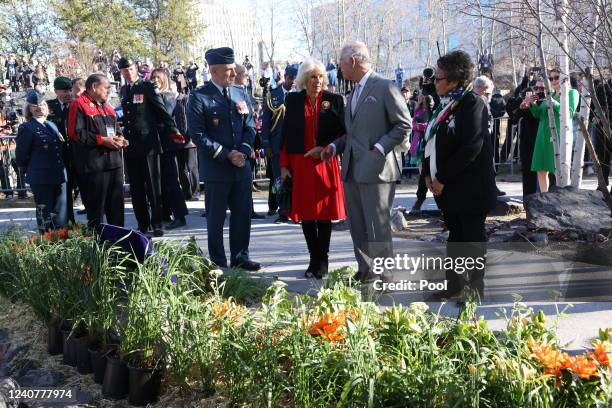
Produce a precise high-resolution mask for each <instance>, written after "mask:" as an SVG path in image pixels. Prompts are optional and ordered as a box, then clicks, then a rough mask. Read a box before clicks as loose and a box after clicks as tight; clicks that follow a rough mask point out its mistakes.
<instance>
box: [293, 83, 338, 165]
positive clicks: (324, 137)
mask: <svg viewBox="0 0 612 408" xmlns="http://www.w3.org/2000/svg"><path fill="white" fill-rule="evenodd" d="M305 103H306V91H301V92H293V93H288V94H287V97H286V98H285V120H284V121H283V131H282V132H283V133H282V134H283V147H284V148H286V149H287V152H288V153H302V154H303V153H306V152H305V151H304V124H305V122H304V104H305ZM345 132H346V130H345V127H344V98H342V96H341V95H338V94H335V93H331V92H327V91H323V100H322V102H321V110H320V111H319V128H318V130H317V144H316V145H317V146H327V145H328V144H330V143H332V142H333V141H334V140H336V138H337V137H338V136H341V135H343V134H344V133H345Z"/></svg>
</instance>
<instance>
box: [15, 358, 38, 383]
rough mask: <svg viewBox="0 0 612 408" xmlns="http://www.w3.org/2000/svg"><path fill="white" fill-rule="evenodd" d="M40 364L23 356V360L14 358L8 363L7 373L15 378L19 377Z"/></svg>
mask: <svg viewBox="0 0 612 408" xmlns="http://www.w3.org/2000/svg"><path fill="white" fill-rule="evenodd" d="M38 367H40V365H39V364H38V362H36V361H34V360H30V359H29V358H25V359H23V360H14V361H13V362H12V363H11V364H9V365H8V369H7V374H8V375H9V376H11V377H13V378H15V379H18V378H21V377H23V376H24V375H26V373H27V372H28V371H30V370H35V369H37V368H38Z"/></svg>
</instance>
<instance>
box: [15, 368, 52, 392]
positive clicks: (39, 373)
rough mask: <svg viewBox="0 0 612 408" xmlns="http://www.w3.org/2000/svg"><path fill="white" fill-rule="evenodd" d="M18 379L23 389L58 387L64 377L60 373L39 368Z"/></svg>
mask: <svg viewBox="0 0 612 408" xmlns="http://www.w3.org/2000/svg"><path fill="white" fill-rule="evenodd" d="M16 379H17V382H18V383H19V385H21V386H22V387H34V388H36V387H56V386H57V385H58V384H59V383H60V381H62V379H63V375H62V373H60V372H59V371H55V370H49V369H46V368H37V369H34V370H30V371H28V372H27V373H25V374H24V375H23V376H21V377H17V378H16Z"/></svg>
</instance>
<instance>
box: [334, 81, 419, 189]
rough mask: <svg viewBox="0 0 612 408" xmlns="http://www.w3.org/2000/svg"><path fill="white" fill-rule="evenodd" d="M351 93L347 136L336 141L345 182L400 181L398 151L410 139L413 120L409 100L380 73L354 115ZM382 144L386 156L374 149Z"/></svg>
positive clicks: (370, 82) (348, 105) (367, 90)
mask: <svg viewBox="0 0 612 408" xmlns="http://www.w3.org/2000/svg"><path fill="white" fill-rule="evenodd" d="M352 97H353V95H352V94H351V95H350V96H349V98H348V102H347V107H346V109H345V110H344V112H345V115H344V118H345V124H346V134H345V135H343V136H342V137H339V138H338V139H336V140H335V141H334V144H335V146H336V153H338V154H339V153H343V156H342V180H344V181H347V180H348V177H347V176H348V173H349V170H350V172H351V179H352V180H354V181H355V182H357V183H389V182H393V181H396V180H399V178H400V175H401V167H400V162H399V160H398V157H397V155H396V154H394V148H395V147H396V146H397V145H399V144H401V143H403V142H404V141H405V139H407V138H409V137H410V131H411V128H412V120H411V118H410V112H409V111H408V107H407V105H406V101H405V100H404V98H403V97H402V95H401V93H400V92H399V89H397V86H395V85H394V84H393V83H392V82H391V81H389V80H387V79H384V78H383V77H381V76H379V75H378V74H376V73H372V74H371V75H370V77H369V78H368V80H367V82H366V84H365V86H364V88H363V90H362V91H361V94H360V95H359V100H358V101H357V106H356V109H355V113H354V114H353V113H352V112H351V99H352ZM376 143H379V144H380V145H381V146H382V147H383V149H384V151H385V156H383V155H382V154H381V153H380V151H378V149H376V148H375V147H374V145H375V144H376Z"/></svg>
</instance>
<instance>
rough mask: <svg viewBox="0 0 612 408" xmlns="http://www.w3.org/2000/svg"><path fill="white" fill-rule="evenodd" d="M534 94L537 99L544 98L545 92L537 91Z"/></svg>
mask: <svg viewBox="0 0 612 408" xmlns="http://www.w3.org/2000/svg"><path fill="white" fill-rule="evenodd" d="M536 96H537V97H538V100H542V99H546V92H538V93H537V94H536Z"/></svg>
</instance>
